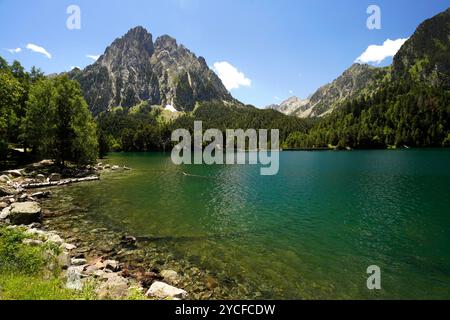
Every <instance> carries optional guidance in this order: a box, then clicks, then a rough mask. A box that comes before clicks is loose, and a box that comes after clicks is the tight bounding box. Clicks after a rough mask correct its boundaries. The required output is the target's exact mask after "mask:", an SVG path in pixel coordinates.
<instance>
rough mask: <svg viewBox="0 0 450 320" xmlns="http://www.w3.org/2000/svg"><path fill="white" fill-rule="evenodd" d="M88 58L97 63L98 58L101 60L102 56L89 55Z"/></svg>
mask: <svg viewBox="0 0 450 320" xmlns="http://www.w3.org/2000/svg"><path fill="white" fill-rule="evenodd" d="M86 58H89V59H92V60H94V61H97V60H98V58H100V55H99V54H98V55H97V54H87V55H86Z"/></svg>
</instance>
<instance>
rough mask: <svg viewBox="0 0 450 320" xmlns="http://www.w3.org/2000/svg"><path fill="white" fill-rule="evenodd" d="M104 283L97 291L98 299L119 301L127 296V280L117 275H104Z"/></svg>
mask: <svg viewBox="0 0 450 320" xmlns="http://www.w3.org/2000/svg"><path fill="white" fill-rule="evenodd" d="M104 277H106V279H107V280H106V281H105V282H103V283H101V284H100V286H99V287H98V289H97V294H98V296H99V298H100V299H105V298H112V299H120V298H125V297H126V296H127V295H128V280H127V279H125V278H124V277H122V276H120V275H118V274H117V273H110V274H105V275H104Z"/></svg>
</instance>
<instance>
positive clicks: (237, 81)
mask: <svg viewBox="0 0 450 320" xmlns="http://www.w3.org/2000/svg"><path fill="white" fill-rule="evenodd" d="M212 69H213V70H214V72H215V73H217V75H218V76H219V78H220V80H222V82H223V84H224V86H225V88H227V90H232V89H238V88H240V87H250V86H251V85H252V81H251V80H250V79H249V78H247V77H246V76H245V74H244V73H242V72H241V71H239V70H238V69H237V68H236V67H234V66H233V65H231V64H230V63H229V62H226V61H222V62H216V63H214V67H213V68H212Z"/></svg>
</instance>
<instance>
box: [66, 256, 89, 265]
mask: <svg viewBox="0 0 450 320" xmlns="http://www.w3.org/2000/svg"><path fill="white" fill-rule="evenodd" d="M70 263H71V264H72V265H74V266H84V265H86V263H87V261H86V259H83V258H78V259H77V258H73V259H72V260H71V262H70Z"/></svg>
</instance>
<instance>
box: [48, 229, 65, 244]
mask: <svg viewBox="0 0 450 320" xmlns="http://www.w3.org/2000/svg"><path fill="white" fill-rule="evenodd" d="M45 236H46V238H47V242H53V243H55V244H58V245H62V244H63V243H64V241H63V239H61V237H60V236H59V235H58V234H56V233H53V232H48V233H47V234H46V235H45Z"/></svg>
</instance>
